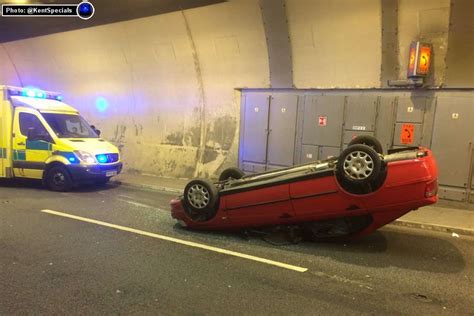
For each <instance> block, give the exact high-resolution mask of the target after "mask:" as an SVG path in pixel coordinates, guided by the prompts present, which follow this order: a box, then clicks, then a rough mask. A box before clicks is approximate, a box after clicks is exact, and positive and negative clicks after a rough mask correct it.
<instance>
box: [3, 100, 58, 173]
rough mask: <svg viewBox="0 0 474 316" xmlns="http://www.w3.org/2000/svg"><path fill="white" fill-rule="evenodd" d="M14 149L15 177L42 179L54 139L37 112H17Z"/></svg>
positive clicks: (29, 110)
mask: <svg viewBox="0 0 474 316" xmlns="http://www.w3.org/2000/svg"><path fill="white" fill-rule="evenodd" d="M12 147H13V172H14V175H15V177H20V178H32V179H41V178H42V177H43V170H44V168H45V165H46V160H47V159H48V158H49V157H50V156H51V154H52V147H53V139H52V137H51V135H50V133H49V132H48V130H47V128H46V127H45V123H44V120H42V118H41V117H40V115H39V113H38V112H37V111H35V110H32V109H19V110H17V111H15V116H14V122H13V146H12Z"/></svg>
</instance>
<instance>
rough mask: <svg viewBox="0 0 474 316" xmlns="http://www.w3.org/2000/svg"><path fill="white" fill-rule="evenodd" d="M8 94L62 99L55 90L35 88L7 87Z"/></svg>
mask: <svg viewBox="0 0 474 316" xmlns="http://www.w3.org/2000/svg"><path fill="white" fill-rule="evenodd" d="M7 91H8V95H9V96H23V97H28V98H38V99H52V100H57V101H62V99H63V97H62V96H61V95H60V94H59V93H57V92H50V91H43V90H40V89H36V88H20V87H8V88H7Z"/></svg>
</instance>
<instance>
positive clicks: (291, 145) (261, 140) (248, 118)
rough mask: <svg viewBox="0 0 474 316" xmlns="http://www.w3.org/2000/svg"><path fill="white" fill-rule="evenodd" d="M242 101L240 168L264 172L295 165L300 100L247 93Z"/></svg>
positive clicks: (290, 96)
mask: <svg viewBox="0 0 474 316" xmlns="http://www.w3.org/2000/svg"><path fill="white" fill-rule="evenodd" d="M243 101H244V103H245V104H243V108H242V111H241V113H242V121H241V139H240V141H241V143H240V167H241V168H242V169H243V170H244V171H246V172H262V171H265V170H269V169H274V168H280V167H284V166H291V165H293V164H294V153H295V137H296V119H297V113H298V96H297V95H295V94H278V93H277V94H273V95H270V94H267V93H248V94H246V95H245V96H244V98H243Z"/></svg>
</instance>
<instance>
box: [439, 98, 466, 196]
mask: <svg viewBox="0 0 474 316" xmlns="http://www.w3.org/2000/svg"><path fill="white" fill-rule="evenodd" d="M473 105H474V100H473V98H472V96H466V97H453V96H449V97H448V96H446V97H445V96H439V97H438V104H437V106H436V115H435V123H434V132H433V143H432V147H431V148H432V150H433V152H434V154H435V157H436V160H437V162H438V169H439V182H440V184H441V185H449V186H456V187H463V188H465V187H467V183H468V179H469V177H470V176H471V175H469V171H470V164H471V152H472V149H473V148H472V146H473V144H472V142H473V138H474V125H473V124H472V122H474V106H473Z"/></svg>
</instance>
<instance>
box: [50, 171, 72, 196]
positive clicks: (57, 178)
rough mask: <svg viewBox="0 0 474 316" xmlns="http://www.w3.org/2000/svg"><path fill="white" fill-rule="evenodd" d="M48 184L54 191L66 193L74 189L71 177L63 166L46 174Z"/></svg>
mask: <svg viewBox="0 0 474 316" xmlns="http://www.w3.org/2000/svg"><path fill="white" fill-rule="evenodd" d="M45 180H46V184H47V185H48V187H49V188H50V189H51V190H52V191H56V192H66V191H69V190H70V189H71V188H72V185H73V182H72V178H71V175H70V174H69V172H68V171H67V170H66V168H65V167H63V166H54V167H52V168H50V169H49V170H48V171H47V173H46V178H45Z"/></svg>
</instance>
